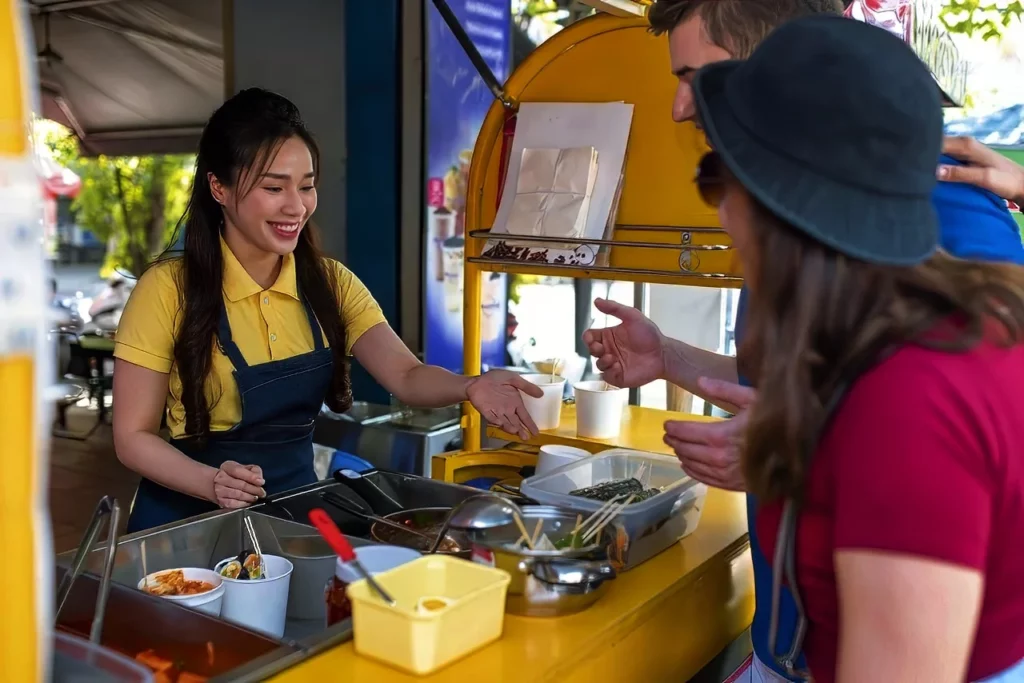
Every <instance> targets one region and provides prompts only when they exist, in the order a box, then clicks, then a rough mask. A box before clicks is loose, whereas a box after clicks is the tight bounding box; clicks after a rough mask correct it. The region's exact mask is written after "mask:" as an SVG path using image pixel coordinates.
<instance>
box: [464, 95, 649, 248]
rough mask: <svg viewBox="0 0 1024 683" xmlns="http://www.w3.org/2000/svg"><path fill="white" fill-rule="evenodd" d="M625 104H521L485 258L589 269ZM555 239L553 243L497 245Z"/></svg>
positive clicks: (602, 230) (624, 127)
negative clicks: (544, 238)
mask: <svg viewBox="0 0 1024 683" xmlns="http://www.w3.org/2000/svg"><path fill="white" fill-rule="evenodd" d="M632 120H633V105H631V104H626V103H622V102H603V103H577V102H572V103H569V102H557V103H556V102H543V103H542V102H524V103H523V104H522V105H521V106H520V109H519V114H518V115H517V117H516V132H515V136H514V137H513V139H512V150H511V153H510V155H509V166H508V171H507V174H506V177H505V179H504V182H505V191H504V192H502V195H501V202H500V204H499V205H498V214H497V216H496V217H495V221H494V225H493V226H492V228H491V235H492V238H491V239H490V240H488V242H487V245H486V247H485V248H484V252H483V256H484V257H487V258H494V259H501V260H516V261H541V262H547V263H553V264H564V265H573V266H588V265H595V264H596V263H597V262H598V257H599V255H602V254H604V253H605V252H606V250H603V249H601V245H599V244H594V243H588V240H601V239H608V238H609V236H610V235H611V232H612V230H613V229H614V226H615V213H616V211H617V210H618V200H619V195H620V192H621V186H622V178H623V169H624V165H625V157H626V146H627V143H628V140H629V131H630V127H631V124H632ZM502 234H506V235H517V236H520V235H523V236H525V235H529V236H544V237H557V238H560V239H565V240H566V242H565V243H560V242H554V243H553V242H530V241H524V240H522V239H516V240H511V239H502V238H501V235H502Z"/></svg>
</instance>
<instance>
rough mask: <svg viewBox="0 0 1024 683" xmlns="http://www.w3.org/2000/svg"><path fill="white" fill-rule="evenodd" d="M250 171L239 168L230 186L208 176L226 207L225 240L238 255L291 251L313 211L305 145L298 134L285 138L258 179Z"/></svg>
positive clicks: (309, 157)
mask: <svg viewBox="0 0 1024 683" xmlns="http://www.w3.org/2000/svg"><path fill="white" fill-rule="evenodd" d="M254 172H259V171H254ZM248 173H249V172H248V171H247V170H243V172H242V173H241V175H240V178H239V180H238V182H237V183H235V184H234V185H232V186H228V185H225V184H223V183H222V182H220V181H219V180H218V179H217V178H215V177H213V175H212V174H211V175H210V176H209V179H210V191H211V192H212V193H213V197H214V199H216V200H217V202H218V203H219V204H220V205H221V206H222V207H223V210H224V239H225V240H226V241H227V243H228V244H229V245H231V247H232V251H235V252H236V256H240V254H238V251H239V250H241V251H245V252H249V253H253V252H255V253H262V254H264V255H271V254H273V255H277V256H284V255H286V254H290V253H292V252H293V251H294V250H295V246H296V244H298V241H299V235H300V233H301V232H302V229H303V228H304V227H305V225H306V223H307V221H309V217H310V216H312V215H313V212H314V211H316V199H317V198H316V186H315V184H314V180H315V178H314V171H313V157H312V155H311V154H310V151H309V148H308V147H307V146H306V143H304V142H303V141H302V140H301V139H300V138H298V137H291V138H288V139H287V140H285V141H284V142H283V143H282V144H281V145H280V147H279V148H278V149H277V152H276V154H274V155H273V157H272V158H271V160H270V163H269V164H268V165H267V167H266V168H265V169H263V170H262V173H260V175H259V177H251V176H250V175H249V174H248ZM236 245H237V249H236Z"/></svg>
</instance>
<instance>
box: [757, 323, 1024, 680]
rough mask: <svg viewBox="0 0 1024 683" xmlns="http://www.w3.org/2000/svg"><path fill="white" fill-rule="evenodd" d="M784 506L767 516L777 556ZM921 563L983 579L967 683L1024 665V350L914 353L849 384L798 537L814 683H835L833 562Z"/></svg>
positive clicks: (769, 546) (766, 539)
mask: <svg viewBox="0 0 1024 683" xmlns="http://www.w3.org/2000/svg"><path fill="white" fill-rule="evenodd" d="M781 510H782V506H781V504H780V503H772V504H765V505H763V506H761V507H760V508H759V511H758V518H757V532H758V537H759V540H760V543H761V545H762V547H763V549H764V551H765V556H766V557H769V558H770V557H773V553H774V549H775V540H776V534H777V531H778V524H779V519H780V516H781ZM840 548H859V549H873V550H881V551H891V552H896V553H905V554H910V555H917V556H920V557H926V558H930V559H936V560H940V561H945V562H950V563H953V564H957V565H961V566H965V567H970V568H973V569H977V570H979V571H981V572H983V573H984V576H985V586H984V595H983V598H982V599H983V604H982V609H981V619H980V622H979V625H978V632H977V636H976V638H975V643H974V648H973V651H972V654H971V661H970V667H969V669H968V677H969V678H968V680H971V681H977V680H979V679H982V678H985V677H986V676H991V675H992V674H995V673H998V672H1000V671H1003V670H1004V669H1006V668H1008V667H1010V666H1012V665H1013V664H1014V663H1016V662H1017V661H1019V660H1021V659H1022V658H1024V345H1018V346H1016V347H1013V348H1000V347H997V346H994V345H992V344H989V343H983V344H980V345H979V346H977V347H976V348H974V349H972V350H971V351H968V352H965V353H945V352H941V351H933V350H928V349H925V348H922V347H919V346H907V347H904V348H902V349H900V350H898V351H897V352H896V353H895V354H894V355H892V356H890V357H889V358H888V359H886V360H885V361H883V362H882V363H880V364H879V365H878V366H876V367H875V368H873V369H872V370H871V371H870V372H868V373H867V374H865V375H864V376H863V377H861V379H860V380H859V381H858V382H857V383H856V384H854V386H853V388H852V389H851V390H850V393H849V395H848V396H847V397H846V400H845V402H844V403H843V404H842V405H841V407H840V409H839V410H838V411H837V413H836V415H835V417H834V419H833V421H832V423H831V425H830V426H829V428H828V429H827V431H826V433H825V435H824V437H823V439H822V441H821V444H820V445H819V448H818V451H817V453H816V454H815V456H814V460H813V462H812V464H811V467H810V470H809V472H808V481H807V497H806V500H805V503H804V507H803V510H802V513H801V515H800V518H799V521H798V527H797V555H796V564H797V568H796V571H797V581H798V583H799V588H800V594H801V597H802V598H803V600H804V607H805V609H806V610H807V617H808V620H809V622H810V623H809V630H808V634H807V638H806V641H805V644H804V652H805V654H806V657H807V663H808V666H809V667H810V669H811V673H812V674H813V676H814V680H815V683H828V682H829V681H833V680H834V679H835V671H836V655H837V649H838V642H839V641H838V633H839V605H838V601H837V594H836V577H835V566H834V564H833V553H834V552H835V551H836V550H837V549H840Z"/></svg>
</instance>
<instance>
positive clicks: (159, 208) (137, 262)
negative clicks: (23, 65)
mask: <svg viewBox="0 0 1024 683" xmlns="http://www.w3.org/2000/svg"><path fill="white" fill-rule="evenodd" d="M39 137H40V139H41V141H42V142H43V144H45V145H46V146H47V147H48V148H49V149H50V152H51V154H53V158H54V160H55V161H57V162H58V163H60V164H63V165H64V166H66V167H67V168H69V169H71V170H72V171H74V172H75V173H77V174H78V175H79V177H80V178H81V179H82V189H81V191H80V192H79V194H78V197H77V198H76V199H75V201H74V204H72V207H71V208H72V211H74V212H75V220H76V222H77V223H78V225H80V226H81V227H82V228H85V229H86V230H89V231H90V232H92V233H93V234H94V235H96V237H97V238H98V239H101V240H103V241H105V242H107V243H108V244H110V245H111V247H112V248H111V249H110V251H109V252H108V253H107V264H106V266H107V268H118V269H120V270H126V271H128V272H130V273H132V274H134V275H136V276H137V275H139V274H141V273H142V271H143V270H145V267H146V265H147V264H148V263H149V262H150V261H151V260H152V259H153V257H154V256H156V255H157V254H159V253H160V252H161V251H162V250H163V249H164V248H166V246H167V243H168V240H169V239H170V238H171V235H172V234H173V232H174V226H175V224H176V223H177V221H178V219H179V218H180V217H181V215H182V213H183V212H184V210H185V204H186V202H187V201H188V192H189V183H190V181H191V177H192V174H191V171H192V167H193V164H194V161H195V157H194V156H191V155H180V154H179V155H158V156H143V157H107V156H99V157H84V156H81V155H80V154H79V151H78V141H77V140H76V138H75V137H74V135H73V134H72V133H71V132H70V131H68V130H67V129H65V128H62V127H60V126H56V125H47V126H43V127H42V134H41V135H40V136H39Z"/></svg>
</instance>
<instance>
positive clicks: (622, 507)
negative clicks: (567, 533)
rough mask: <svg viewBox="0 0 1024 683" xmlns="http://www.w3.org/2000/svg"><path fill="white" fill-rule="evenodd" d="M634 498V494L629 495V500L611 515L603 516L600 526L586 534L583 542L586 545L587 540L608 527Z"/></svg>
mask: <svg viewBox="0 0 1024 683" xmlns="http://www.w3.org/2000/svg"><path fill="white" fill-rule="evenodd" d="M634 498H636V494H633V495H631V496H630V497H629V498H627V499H626V501H625V502H624V503H622V504H621V505H619V506H618V509H616V510H614V511H612V513H611V514H609V515H607V516H605V518H604V521H602V522H601V524H599V525H598V526H595V527H594V528H593V529H591V530H590V531H589V532H587V535H586V536H584V537H583V542H584V543H586V542H587V539H589V538H596V537H597V535H598V534H600V533H601V531H602V530H604V528H605V527H606V526H608V524H609V523H611V521H612V520H613V519H615V517H617V516H618V515H619V513H621V512H622V511H623V510H625V509H626V506H627V505H629V504H630V503H632V502H633V499H634Z"/></svg>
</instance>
